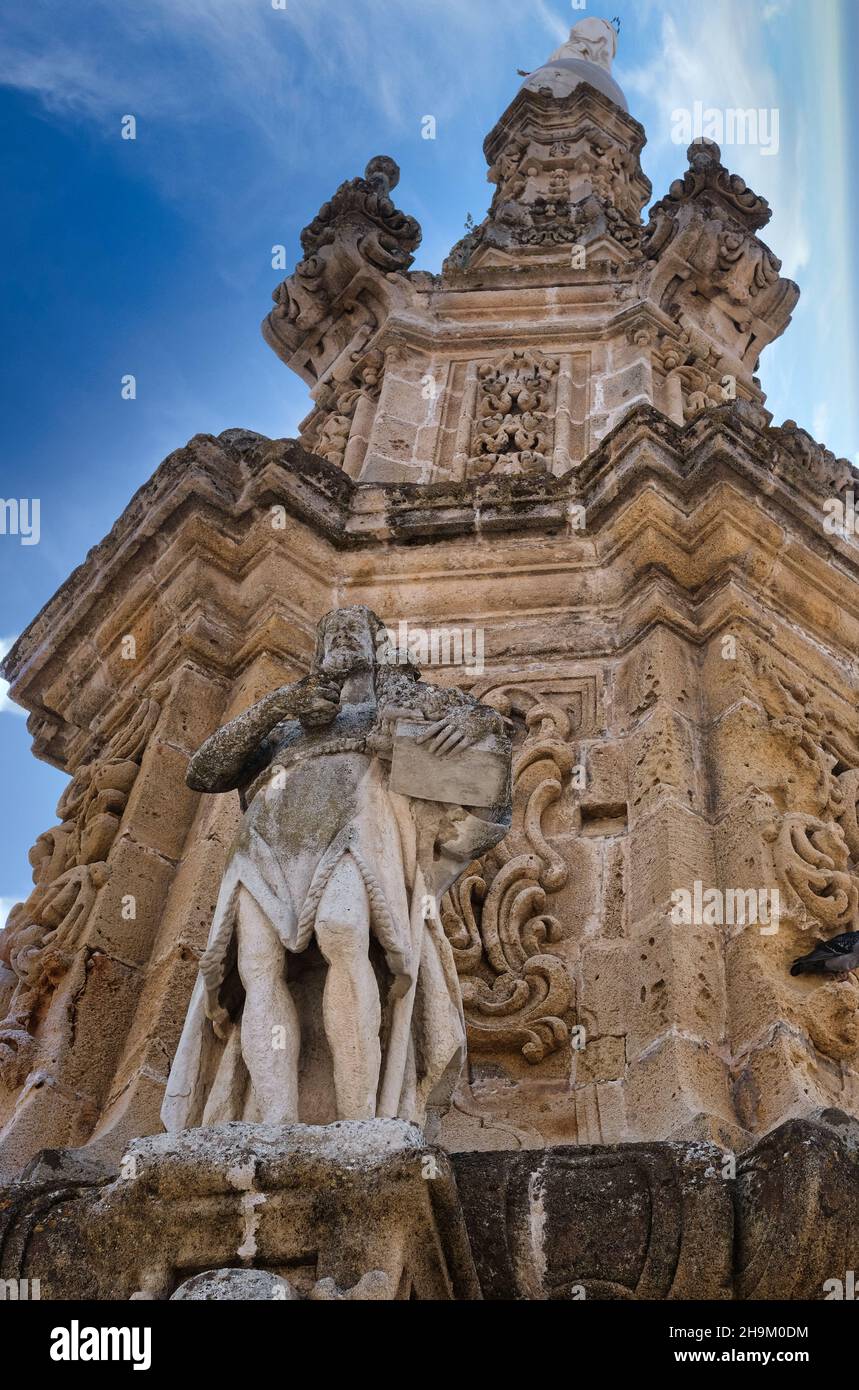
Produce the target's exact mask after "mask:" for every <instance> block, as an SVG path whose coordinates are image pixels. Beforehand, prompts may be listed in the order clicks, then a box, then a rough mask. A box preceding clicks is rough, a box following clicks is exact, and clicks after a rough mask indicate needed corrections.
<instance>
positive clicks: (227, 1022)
mask: <svg viewBox="0 0 859 1390" xmlns="http://www.w3.org/2000/svg"><path fill="white" fill-rule="evenodd" d="M209 1017H210V1019H211V1020H212V1027H213V1028H214V1030H215V1037H216V1038H220V1040H221V1042H226V1041H227V1039H228V1038H229V1036H230V1029H231V1028H232V1026H233V1020H232V1019H231V1018H230V1015H229V1014H228V1013H227V1010H226V1009H223V1008H221V1006H220V1005H218V1007H217V1008H216V1009H214V1010H213V1011H212V1013H211V1014H210V1015H209Z"/></svg>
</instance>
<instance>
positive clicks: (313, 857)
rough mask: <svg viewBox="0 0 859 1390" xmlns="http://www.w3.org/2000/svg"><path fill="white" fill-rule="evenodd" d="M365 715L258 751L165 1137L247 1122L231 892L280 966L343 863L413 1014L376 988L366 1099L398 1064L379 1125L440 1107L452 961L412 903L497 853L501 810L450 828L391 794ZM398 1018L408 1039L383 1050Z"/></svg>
mask: <svg viewBox="0 0 859 1390" xmlns="http://www.w3.org/2000/svg"><path fill="white" fill-rule="evenodd" d="M375 712H376V711H375V705H373V704H368V705H353V706H347V707H346V708H345V709H343V710H341V712H340V714H339V715H338V717H337V719H336V720H335V721H334V722H333V723H332V724H331V725H329V726H328V727H327V728H326V729H324V730H322V731H316V732H308V731H307V730H304V729H303V728H302V727H301V725H300V724H298V723H296V722H293V721H290V722H288V723H284V724H282V725H279V726H278V728H277V729H275V730H274V731H273V734H272V735H271V736H270V738H269V740H268V743H269V748H268V749H267V750H266V754H265V756H266V757H268V756H269V754H270V761H269V763H268V766H267V767H266V769H265V771H264V772H263V773H262V774H261V775H258V776H257V779H256V781H255V782H253V783H252V784H251V785H250V786H249V787H248V788H247V791H246V801H247V810H246V812H245V815H244V818H243V821H242V824H241V827H240V829H239V832H238V834H237V836H236V839H235V841H234V843H233V846H232V848H231V850H230V853H229V856H228V860H227V865H226V869H225V872H224V877H223V881H222V883H221V889H220V893H219V896H218V901H217V905H216V908H215V915H214V918H213V921H212V927H211V931H210V935H209V942H208V945H207V948H206V951H205V953H204V955H203V957H202V958H201V961H200V976H199V978H198V980H197V984H196V986H195V989H194V993H193V996H192V999H191V1004H190V1007H189V1010H188V1014H187V1017H186V1020H185V1027H184V1030H183V1032H182V1037H181V1041H180V1043H179V1048H178V1051H177V1053H176V1057H175V1060H174V1063H173V1067H172V1070H171V1073H170V1078H169V1081H168V1086H167V1093H166V1096H165V1100H164V1105H163V1108H162V1112H161V1113H162V1119H163V1121H164V1125H165V1127H166V1128H167V1129H168V1130H177V1129H188V1128H191V1127H193V1126H195V1125H200V1124H217V1123H221V1122H223V1121H226V1120H241V1119H244V1120H251V1121H252V1120H256V1119H258V1118H259V1116H258V1113H257V1110H256V1107H255V1103H254V1098H253V1093H252V1088H251V1085H250V1078H249V1075H248V1072H247V1068H246V1066H245V1063H244V1060H243V1058H242V1054H241V1047H240V1027H239V1024H240V1018H241V1001H242V994H243V992H242V990H241V984H240V981H239V980H238V972H237V969H236V946H235V928H236V909H237V901H238V896H239V892H240V890H241V889H245V890H247V892H249V893H250V894H251V895H252V897H253V898H254V899H255V900H256V902H257V903H258V905H259V907H260V908H261V909H262V911H263V912H264V913H265V916H266V917H267V919H268V921H269V922H270V923H271V925H272V927H273V929H274V931H275V932H276V933H277V935H278V937H279V939H280V941H281V942H282V944H283V946H284V947H285V949H286V951H287V952H288V953H290V956H289V957H288V959H291V958H292V956H295V955H299V954H300V953H302V952H304V951H305V950H306V949H307V948H308V947H309V946H310V945H311V944H312V943H313V938H314V925H315V920H316V912H317V909H318V907H319V902H320V899H321V897H322V893H323V891H324V888H325V885H326V884H327V882H328V880H329V878H330V876H331V874H332V872H333V870H334V868H335V866H336V865H337V863H338V862H339V861H340V859H341V858H342V856H344V855H347V854H349V855H351V856H352V858H353V859H354V861H355V864H356V865H357V867H358V870H359V872H360V874H361V877H362V879H363V881H364V885H365V888H366V890H367V899H368V903H369V909H370V921H371V933H372V937H373V938H374V939H375V941H376V942H377V943H378V945H379V947H380V948H381V951H382V952H383V953H384V957H385V960H386V962H387V969H388V971H389V972H390V971H392V970H393V971H395V972H399V971H401V970H404V969H405V970H410V971H412V972H413V971H414V965H415V962H416V961H417V962H418V968H417V976H416V982H415V987H414V1000H413V1007H411V1008H406V1009H402V1008H401V1009H397V1007H396V1006H393V1007H391V1005H390V1004H388V1005H386V999H385V995H386V990H385V988H384V981H383V988H382V990H381V997H382V1008H383V1020H382V1046H383V1057H382V1074H381V1079H380V1084H379V1093H378V1094H379V1097H381V1096H382V1095H383V1093H384V1092H385V1089H386V1086H385V1082H386V1069H387V1064H388V1061H389V1059H390V1058H392V1057H395V1056H397V1055H399V1056H400V1057H402V1054H403V1050H405V1056H406V1064H405V1068H404V1074H403V1078H402V1086H401V1087H400V1086H399V1081H398V1080H397V1081H395V1086H396V1089H397V1090H398V1092H399V1099H398V1101H395V1102H394V1104H393V1105H390V1102H389V1109H388V1113H395V1114H396V1115H397V1116H398V1117H399V1118H401V1119H407V1120H413V1121H415V1122H416V1123H418V1124H422V1123H423V1122H424V1118H425V1115H426V1110H427V1107H428V1106H430V1107H431V1108H432V1109H433V1110H436V1109H439V1110H443V1109H445V1108H446V1106H447V1104H448V1102H449V1099H450V1095H451V1092H452V1090H453V1087H454V1086H455V1084H456V1081H457V1079H458V1077H459V1074H460V1071H461V1067H462V1063H463V1060H464V1056H465V1026H464V1020H463V1016H462V1002H461V998H460V991H459V983H458V979H457V975H456V968H455V965H454V960H453V954H452V951H451V948H450V945H449V943H448V941H447V938H446V937H445V935H444V932H443V929H442V927H441V924H440V922H439V920H438V918H437V916H435V915H429V916H426V915H425V902H426V898H427V896H428V895H432V896H433V897H434V899H435V901H436V902H438V901H439V900H440V899H441V896H442V894H443V893H444V892H445V891H446V889H447V888H448V887H449V886H450V885H451V884H452V883H453V882H454V881H455V879H456V878H457V877H458V876H459V874H460V873H461V872H462V870H463V869H464V868H465V866H466V865H467V864H468V863H469V862H470V860H471V859H473V858H476V857H478V856H479V855H481V854H483V853H485V852H486V851H487V850H488V849H490V848H491V847H492V846H493V845H495V844H497V843H498V841H499V840H500V839H501V838H502V837H503V835H504V834H505V833H506V831H507V828H508V825H509V806H502V807H498V808H494V809H493V810H491V811H488V812H486V816H487V817H488V818H487V819H484V818H482V816H480V815H477V814H474V813H472V812H470V811H468V810H467V809H466V808H459V809H460V811H461V812H462V813H463V818H460V819H458V820H457V821H456V823H455V824H451V822H450V813H451V810H452V809H454V808H452V807H451V806H449V805H443V804H441V803H439V802H433V801H419V800H416V799H411V798H407V797H405V796H401V795H399V794H398V793H396V792H393V791H391V790H390V788H389V785H388V781H389V765H388V763H387V762H385V761H384V760H383V759H381V758H380V757H379V756H378V755H376V754H375V753H374V752H373V751H372V749H371V748H368V747H367V746H366V743H365V739H366V735H367V733H368V732H369V731H370V729H371V728H372V726H373V722H374V718H375ZM440 829H441V837H440V836H439V830H440ZM445 836H446V838H444V837H445ZM388 978H390V974H389V977H388ZM289 979H290V970H289V967H288V968H287V980H288V981H289ZM218 1005H221V1006H222V1007H226V1008H227V1009H228V1010H229V1012H230V1015H231V1019H232V1024H231V1027H230V1029H229V1036H228V1038H227V1040H226V1041H222V1040H221V1039H220V1038H219V1037H218V1036H217V1035H216V1034H215V1032H214V1029H213V1027H212V1024H211V1022H210V1021H209V1015H210V1014H211V1013H213V1012H214V1010H215V1009H216V1008H217V1006H218ZM398 1015H399V1016H403V1015H404V1016H405V1020H406V1021H405V1024H404V1025H401V1026H405V1027H407V1028H408V1030H409V1036H408V1039H405V1037H401V1038H400V1039H397V1036H396V1030H397V1019H398ZM303 1031H304V1029H303V1026H302V1032H303ZM305 1042H306V1039H305V1038H304V1036H302V1047H304V1045H305ZM387 1091H388V1094H389V1095H390V1091H391V1080H390V1078H389V1080H388V1086H387ZM300 1118H303V1116H300ZM328 1118H333V1116H329V1117H328Z"/></svg>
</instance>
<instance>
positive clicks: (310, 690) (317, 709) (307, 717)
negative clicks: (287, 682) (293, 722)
mask: <svg viewBox="0 0 859 1390" xmlns="http://www.w3.org/2000/svg"><path fill="white" fill-rule="evenodd" d="M290 696H291V701H290V703H291V711H292V715H293V718H295V717H296V716H297V717H298V718H299V719H300V720H301V722H302V724H303V725H304V726H305V728H308V729H317V728H322V727H323V725H325V724H330V723H331V721H332V720H333V719H334V718H335V717H336V715H337V710H338V709H339V707H340V686H339V685H338V684H337V682H336V680H334V679H333V678H332V677H331V676H327V675H326V676H321V675H314V676H305V677H304V678H303V680H300V681H296V683H295V685H293V686H291V687H290Z"/></svg>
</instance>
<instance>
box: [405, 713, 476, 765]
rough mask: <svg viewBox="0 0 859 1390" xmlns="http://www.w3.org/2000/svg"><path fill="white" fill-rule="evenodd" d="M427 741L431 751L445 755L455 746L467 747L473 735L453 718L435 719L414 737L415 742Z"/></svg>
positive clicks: (452, 750)
mask: <svg viewBox="0 0 859 1390" xmlns="http://www.w3.org/2000/svg"><path fill="white" fill-rule="evenodd" d="M427 742H429V746H430V748H431V749H432V751H433V753H441V754H443V755H444V756H445V757H446V756H447V754H448V753H454V752H455V751H456V749H457V748H467V747H468V746H469V744H471V743H474V735H473V734H470V733H469V732H468V730H467V729H464V728H463V727H462V725H461V724H457V722H456V720H454V719H437V720H436V721H435V723H433V724H430V725H429V727H428V728H426V729H424V731H423V733H420V734H418V736H417V738H416V739H415V743H427Z"/></svg>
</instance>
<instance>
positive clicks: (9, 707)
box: [0, 637, 27, 719]
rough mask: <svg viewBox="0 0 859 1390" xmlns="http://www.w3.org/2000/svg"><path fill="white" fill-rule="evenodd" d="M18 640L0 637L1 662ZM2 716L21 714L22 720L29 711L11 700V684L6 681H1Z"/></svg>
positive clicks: (0, 711) (0, 709) (0, 708)
mask: <svg viewBox="0 0 859 1390" xmlns="http://www.w3.org/2000/svg"><path fill="white" fill-rule="evenodd" d="M16 640H17V639H16V638H14V637H0V661H2V660H3V658H4V656H5V655H6V653H7V652H8V651H11V649H12V647H13V645H14V643H15V641H16ZM0 714H19V715H20V716H21V718H22V719H26V717H27V711H26V710H25V709H22V708H21V706H20V705H16V704H13V703H12V701H11V700H10V699H9V682H8V681H4V680H0Z"/></svg>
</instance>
